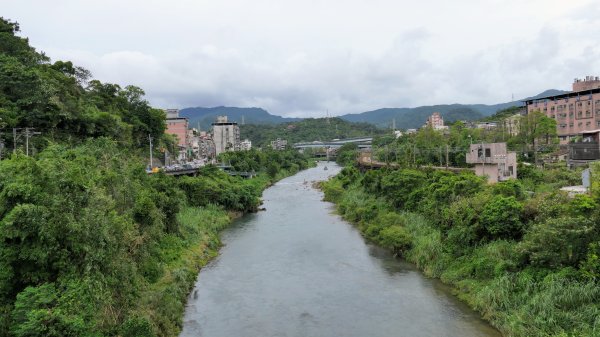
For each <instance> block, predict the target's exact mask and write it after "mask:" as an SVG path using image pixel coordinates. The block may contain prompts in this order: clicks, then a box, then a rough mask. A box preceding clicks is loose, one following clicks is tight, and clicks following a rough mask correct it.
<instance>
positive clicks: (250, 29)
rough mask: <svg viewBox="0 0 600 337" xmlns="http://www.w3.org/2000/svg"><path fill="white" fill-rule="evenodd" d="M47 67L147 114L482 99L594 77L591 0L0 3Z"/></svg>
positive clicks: (293, 111) (595, 20) (306, 112)
mask: <svg viewBox="0 0 600 337" xmlns="http://www.w3.org/2000/svg"><path fill="white" fill-rule="evenodd" d="M0 9H1V11H0V15H2V16H3V17H5V18H7V19H11V20H13V21H18V22H19V23H20V25H21V30H22V33H21V35H22V36H26V37H29V39H30V43H31V44H32V45H33V46H34V47H36V48H37V49H38V50H41V51H44V52H45V53H46V54H47V55H48V56H50V57H51V58H52V59H53V60H59V59H60V60H71V61H73V62H74V63H76V64H77V65H80V66H83V67H85V68H87V69H89V70H90V71H91V72H92V74H93V75H94V77H95V78H97V79H100V80H102V81H106V82H112V83H117V84H120V85H123V86H124V85H128V84H133V85H137V86H140V87H142V88H143V89H144V90H145V91H146V94H147V98H148V100H149V101H150V103H151V104H153V105H154V106H156V107H179V108H183V107H191V106H205V107H210V106H218V105H225V106H242V107H251V106H257V107H262V108H265V109H267V110H268V111H269V112H271V113H274V114H279V115H284V116H323V115H324V114H325V111H326V110H329V112H330V114H332V115H341V114H345V113H356V112H362V111H367V110H373V109H377V108H382V107H413V106H419V105H432V104H441V103H486V104H494V103H499V102H506V101H510V99H511V95H513V94H514V97H515V99H519V98H523V97H526V96H532V95H535V94H538V93H540V92H541V91H543V90H546V89H550V88H555V89H564V90H569V89H570V86H571V83H572V81H573V78H575V77H583V76H585V75H600V1H597V0H596V1H594V0H560V1H559V0H455V1H450V0H416V1H415V0H410V1H405V0H395V1H394V0H336V1H332V0H331V1H325V0H323V1H316V0H298V1H288V0H252V1H242V0H210V1H204V0H170V1H166V0H162V1H155V0H144V1H142V0H127V1H125V0H118V1H117V0H102V1H86V0H52V1H46V0H38V1H33V0H18V1H17V0H0Z"/></svg>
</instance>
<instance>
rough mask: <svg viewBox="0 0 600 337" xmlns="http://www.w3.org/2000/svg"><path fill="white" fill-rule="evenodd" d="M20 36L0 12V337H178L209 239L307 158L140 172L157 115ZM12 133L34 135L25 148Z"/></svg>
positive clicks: (137, 98)
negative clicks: (178, 172) (241, 170)
mask: <svg viewBox="0 0 600 337" xmlns="http://www.w3.org/2000/svg"><path fill="white" fill-rule="evenodd" d="M18 31H19V26H18V25H17V24H16V23H14V22H10V21H8V20H5V19H1V18H0V123H1V124H2V126H1V128H2V136H3V138H2V140H3V141H4V143H5V144H6V147H7V149H9V150H10V151H4V152H3V153H2V159H3V160H1V161H0V336H40V337H41V336H123V337H126V336H129V337H134V336H176V335H178V333H179V330H180V327H181V319H182V314H183V310H184V305H185V301H186V298H187V295H188V294H189V291H190V289H191V287H192V286H193V283H194V280H195V278H196V275H197V273H198V270H199V268H200V267H201V266H203V265H204V264H205V263H206V262H207V261H208V260H209V259H210V258H211V257H213V256H214V255H215V254H216V250H217V249H218V247H219V244H220V243H219V238H218V231H219V230H220V229H222V228H223V227H225V226H226V225H227V224H228V223H229V222H230V220H231V217H232V216H233V215H234V214H238V213H241V212H246V211H253V210H255V209H256V208H257V206H258V204H259V202H260V200H259V197H260V195H261V192H262V190H263V189H264V188H265V187H266V186H267V185H268V184H269V183H271V181H273V180H274V179H278V178H280V177H282V176H285V175H287V174H290V173H293V172H295V171H297V170H300V169H303V168H305V167H307V166H308V162H307V160H306V159H305V158H303V157H302V156H300V155H299V154H297V153H295V152H290V153H287V152H285V153H283V154H282V153H275V152H268V151H265V152H261V153H257V154H256V155H255V156H253V157H252V158H244V162H246V163H247V164H248V165H252V167H253V168H254V169H255V171H257V173H258V174H259V177H258V178H256V179H251V180H243V179H241V178H237V177H231V176H229V175H228V174H226V173H224V172H222V171H220V170H218V169H216V168H215V167H206V168H204V169H203V170H202V171H201V172H200V174H199V176H198V177H183V178H175V177H172V176H166V175H164V174H153V175H148V174H147V173H146V172H145V170H144V168H145V166H146V165H147V162H148V160H147V158H146V155H147V151H148V147H147V144H148V142H149V138H152V139H153V140H154V144H155V145H156V148H160V147H162V146H168V144H169V143H170V142H172V140H171V139H170V137H168V136H165V135H164V129H165V115H164V113H163V111H162V110H157V109H153V108H152V107H150V105H149V104H148V102H147V101H146V100H145V99H144V92H143V90H142V89H140V88H137V87H133V86H127V87H125V88H121V87H120V86H118V85H116V84H110V83H102V82H100V81H97V80H93V79H92V78H91V74H90V73H89V72H88V71H87V70H85V69H82V68H79V67H76V66H74V65H73V64H71V63H70V62H62V61H56V62H51V61H50V59H49V58H47V57H46V56H44V55H43V54H42V53H39V52H37V51H36V50H35V49H33V48H32V47H31V46H29V44H28V41H27V39H24V38H21V37H18V36H17V35H16V34H17V33H18ZM13 128H15V129H16V132H17V141H16V142H13V136H12V135H13V134H12V131H13ZM24 128H33V130H34V131H35V132H41V134H37V135H35V136H32V137H30V139H29V144H26V138H27V134H25V133H24V131H25V129H24ZM28 131H31V129H29V130H28ZM26 145H29V151H27V148H26ZM13 151H14V153H12V152H13ZM27 152H29V155H27ZM156 154H158V153H156ZM230 159H231V160H232V161H235V155H232V158H230ZM273 163H275V164H277V165H276V166H274V165H270V166H269V167H267V166H268V165H269V164H273ZM267 168H269V170H267ZM267 171H268V173H269V174H267Z"/></svg>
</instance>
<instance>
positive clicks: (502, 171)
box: [466, 143, 517, 184]
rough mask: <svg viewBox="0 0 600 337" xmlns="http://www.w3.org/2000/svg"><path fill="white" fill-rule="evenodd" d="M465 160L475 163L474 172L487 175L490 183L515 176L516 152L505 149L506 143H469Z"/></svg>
mask: <svg viewBox="0 0 600 337" xmlns="http://www.w3.org/2000/svg"><path fill="white" fill-rule="evenodd" d="M466 161H467V163H469V164H475V174H477V175H478V176H487V179H488V183H490V184H493V183H497V182H499V181H505V180H508V179H510V178H513V179H516V178H517V154H516V153H515V152H514V151H510V152H509V151H507V150H506V143H480V144H471V147H470V149H469V152H468V153H467V155H466Z"/></svg>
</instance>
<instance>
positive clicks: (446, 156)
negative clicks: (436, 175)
mask: <svg viewBox="0 0 600 337" xmlns="http://www.w3.org/2000/svg"><path fill="white" fill-rule="evenodd" d="M448 162H449V160H448V144H446V169H448Z"/></svg>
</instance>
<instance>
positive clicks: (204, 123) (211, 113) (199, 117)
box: [179, 106, 301, 130]
mask: <svg viewBox="0 0 600 337" xmlns="http://www.w3.org/2000/svg"><path fill="white" fill-rule="evenodd" d="M179 115H180V116H181V117H187V118H189V122H190V125H191V126H192V127H198V126H200V129H202V130H209V129H210V127H211V124H212V123H213V122H214V121H215V120H216V119H217V116H227V117H228V119H229V120H230V121H233V122H237V123H240V124H241V123H242V122H244V123H245V124H279V123H285V122H295V121H299V120H301V118H287V117H281V116H276V115H271V114H270V113H268V112H267V111H266V110H264V109H261V108H238V107H225V106H219V107H214V108H201V107H197V108H185V109H181V111H180V112H179Z"/></svg>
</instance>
